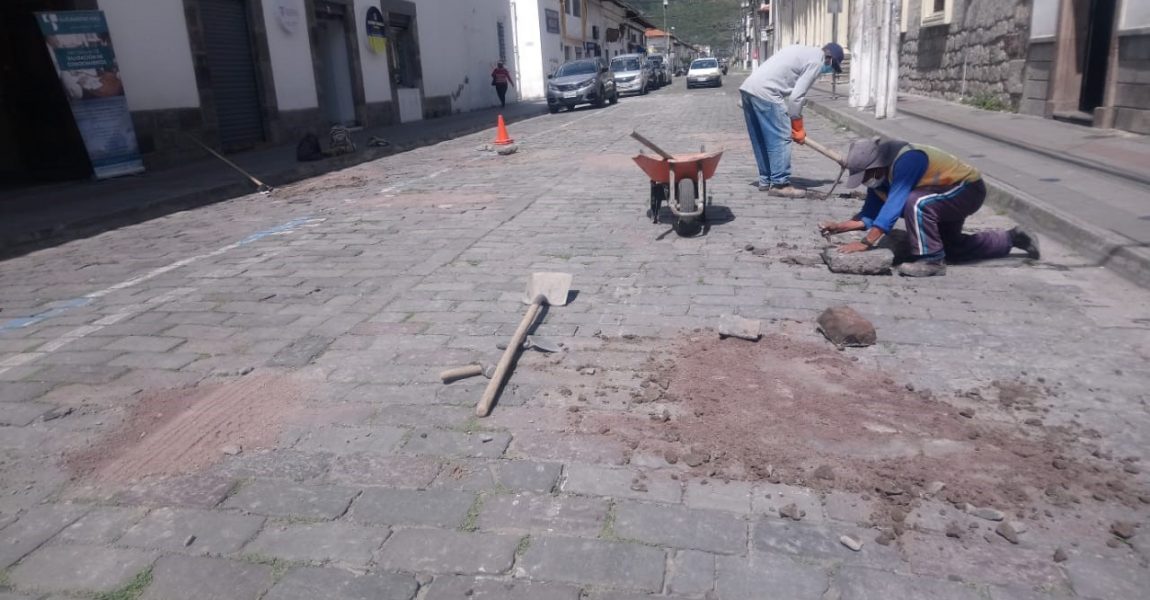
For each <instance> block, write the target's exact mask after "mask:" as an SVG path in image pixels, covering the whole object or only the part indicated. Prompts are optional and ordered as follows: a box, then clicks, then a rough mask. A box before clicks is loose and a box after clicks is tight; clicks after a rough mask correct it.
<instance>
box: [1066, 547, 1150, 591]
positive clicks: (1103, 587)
mask: <svg viewBox="0 0 1150 600" xmlns="http://www.w3.org/2000/svg"><path fill="white" fill-rule="evenodd" d="M1062 567H1063V568H1064V569H1065V570H1066V573H1067V574H1068V575H1069V576H1070V582H1071V584H1072V585H1073V586H1074V592H1075V594H1077V596H1078V597H1080V598H1089V599H1090V600H1111V599H1114V600H1117V599H1119V598H1139V597H1143V596H1144V595H1145V594H1146V590H1147V589H1150V570H1147V569H1146V567H1144V566H1139V565H1138V564H1136V563H1135V562H1134V561H1130V560H1114V559H1110V560H1108V559H1105V558H1102V557H1099V556H1091V555H1078V556H1074V557H1072V558H1071V559H1070V560H1068V561H1066V562H1064V563H1062Z"/></svg>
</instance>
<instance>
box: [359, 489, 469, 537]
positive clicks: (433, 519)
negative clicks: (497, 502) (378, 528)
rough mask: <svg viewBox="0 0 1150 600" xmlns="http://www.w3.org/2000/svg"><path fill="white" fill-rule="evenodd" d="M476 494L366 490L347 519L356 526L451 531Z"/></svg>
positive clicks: (461, 522)
mask: <svg viewBox="0 0 1150 600" xmlns="http://www.w3.org/2000/svg"><path fill="white" fill-rule="evenodd" d="M475 498H476V495H475V494H474V493H470V492H462V491H456V490H403V489H377V488H376V489H369V490H366V491H364V492H363V494H361V495H360V496H359V498H356V500H355V504H354V505H353V506H352V508H351V513H350V515H351V518H352V519H353V520H355V521H357V522H360V523H374V524H384V525H403V526H426V527H442V528H445V529H455V528H456V527H459V526H461V525H463V521H464V519H465V518H466V517H467V513H468V511H469V510H470V509H471V506H472V505H473V504H475Z"/></svg>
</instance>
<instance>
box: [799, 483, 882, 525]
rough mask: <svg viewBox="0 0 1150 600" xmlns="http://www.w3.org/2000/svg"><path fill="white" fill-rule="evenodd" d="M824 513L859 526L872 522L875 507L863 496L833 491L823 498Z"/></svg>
mask: <svg viewBox="0 0 1150 600" xmlns="http://www.w3.org/2000/svg"><path fill="white" fill-rule="evenodd" d="M776 510H777V508H776ZM823 511H824V512H825V514H826V516H827V518H828V519H831V520H834V521H842V522H844V523H851V524H855V525H857V524H860V523H869V522H870V516H871V513H872V512H874V507H873V506H872V505H871V503H870V502H868V501H866V500H863V499H862V495H861V494H855V493H852V492H840V491H832V492H830V493H828V494H827V495H826V497H825V498H823ZM807 512H808V514H809V513H810V511H807Z"/></svg>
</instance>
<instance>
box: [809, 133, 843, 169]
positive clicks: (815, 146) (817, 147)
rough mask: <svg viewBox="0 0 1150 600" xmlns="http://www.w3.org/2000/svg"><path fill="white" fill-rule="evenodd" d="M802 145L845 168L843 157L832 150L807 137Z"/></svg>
mask: <svg viewBox="0 0 1150 600" xmlns="http://www.w3.org/2000/svg"><path fill="white" fill-rule="evenodd" d="M803 145H804V146H807V147H809V148H810V149H811V150H814V151H815V152H818V153H819V154H822V155H823V156H825V157H827V158H829V159H831V160H833V161H835V162H836V163H838V164H839V166H840V167H845V166H846V164H845V163H846V160H844V159H843V155H841V154H839V153H838V152H835V151H834V150H831V149H830V148H827V147H826V146H824V145H822V144H820V143H818V142H816V141H814V140H812V139H811V138H810V137H807V139H806V140H804V141H803Z"/></svg>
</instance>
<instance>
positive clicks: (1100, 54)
mask: <svg viewBox="0 0 1150 600" xmlns="http://www.w3.org/2000/svg"><path fill="white" fill-rule="evenodd" d="M1116 4H1117V0H1090V9H1089V12H1088V13H1087V14H1088V15H1089V17H1088V19H1089V20H1088V22H1087V24H1086V43H1085V48H1084V56H1083V57H1082V89H1081V91H1080V92H1079V97H1078V98H1079V99H1078V110H1081V111H1084V112H1087V113H1093V112H1094V109H1095V108H1098V107H1099V106H1102V104H1103V102H1104V100H1105V97H1106V71H1107V64H1108V63H1109V62H1110V43H1111V41H1112V38H1113V35H1114V11H1115V5H1116Z"/></svg>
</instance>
